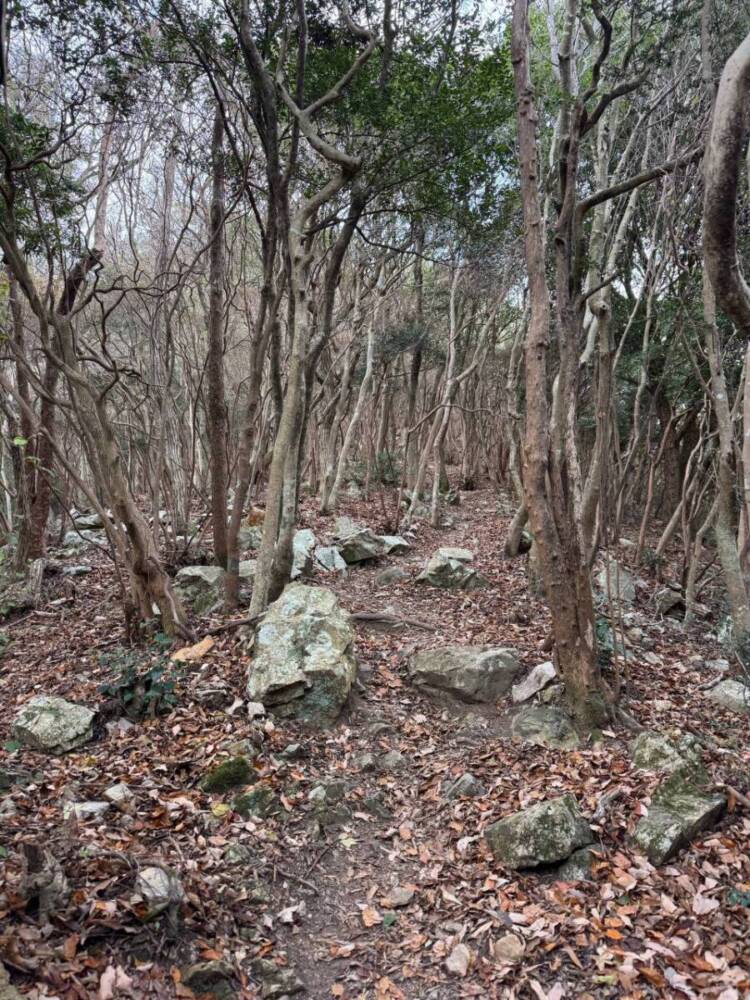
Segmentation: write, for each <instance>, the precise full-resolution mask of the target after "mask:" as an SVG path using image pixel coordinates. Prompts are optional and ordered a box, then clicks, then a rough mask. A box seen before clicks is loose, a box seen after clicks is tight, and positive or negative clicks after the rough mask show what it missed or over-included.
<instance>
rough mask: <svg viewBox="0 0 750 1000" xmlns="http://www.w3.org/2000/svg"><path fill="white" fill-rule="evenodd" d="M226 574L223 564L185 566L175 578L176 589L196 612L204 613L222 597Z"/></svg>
mask: <svg viewBox="0 0 750 1000" xmlns="http://www.w3.org/2000/svg"><path fill="white" fill-rule="evenodd" d="M224 575H225V574H224V570H223V569H222V568H221V566H183V567H182V569H180V570H179V571H178V573H177V577H176V578H175V589H176V591H177V593H178V594H179V596H180V598H181V599H182V600H183V601H185V602H186V603H187V604H189V605H190V606H191V607H192V609H193V611H195V613H196V614H198V615H202V614H205V613H206V612H207V611H210V609H211V608H212V607H213V606H214V605H215V604H216V603H217V602H218V601H220V600H221V599H222V597H223V588H224Z"/></svg>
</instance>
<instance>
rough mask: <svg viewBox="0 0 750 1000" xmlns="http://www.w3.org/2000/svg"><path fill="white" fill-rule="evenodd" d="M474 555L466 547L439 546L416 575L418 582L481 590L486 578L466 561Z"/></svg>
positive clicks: (457, 588) (449, 587)
mask: <svg viewBox="0 0 750 1000" xmlns="http://www.w3.org/2000/svg"><path fill="white" fill-rule="evenodd" d="M473 558H474V557H473V556H472V554H471V552H469V551H468V549H453V548H441V549H438V550H437V551H436V552H434V553H433V554H432V555H431V556H430V558H429V560H428V562H427V565H426V566H425V568H424V569H423V570H422V572H421V573H420V574H419V576H418V577H417V582H418V583H429V584H432V586H433V587H445V588H447V589H456V590H481V589H482V588H483V587H487V586H489V584H488V582H487V580H486V579H485V578H484V577H483V576H482V575H481V574H480V573H478V572H477V571H476V570H475V569H472V567H471V566H469V565H468V563H470V562H471V560H472V559H473Z"/></svg>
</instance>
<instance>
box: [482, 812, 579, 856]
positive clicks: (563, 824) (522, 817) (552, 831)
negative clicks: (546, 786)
mask: <svg viewBox="0 0 750 1000" xmlns="http://www.w3.org/2000/svg"><path fill="white" fill-rule="evenodd" d="M484 835H485V839H486V841H487V843H488V845H489V848H490V850H491V851H492V853H493V855H494V856H495V857H496V858H497V859H498V860H499V861H502V863H503V864H504V865H507V866H508V868H513V869H519V868H536V867H538V866H539V865H552V864H556V863H558V862H560V861H565V859H566V858H569V857H570V856H571V854H572V853H573V852H574V851H576V850H578V849H579V848H581V847H585V846H586V845H587V844H591V843H592V842H593V836H592V834H591V828H590V827H589V825H588V823H587V822H586V820H585V819H584V818H583V816H582V815H581V812H580V810H579V808H578V803H577V802H576V800H575V798H574V797H573V796H572V795H569V794H567V795H562V796H561V797H560V798H558V799H550V800H549V801H547V802H539V803H538V804H537V805H533V806H530V807H529V808H528V809H523V810H521V812H517V813H514V814H513V815H512V816H508V817H506V819H502V820H500V821H499V822H498V823H493V824H492V826H489V827H487V829H486V830H485V834H484Z"/></svg>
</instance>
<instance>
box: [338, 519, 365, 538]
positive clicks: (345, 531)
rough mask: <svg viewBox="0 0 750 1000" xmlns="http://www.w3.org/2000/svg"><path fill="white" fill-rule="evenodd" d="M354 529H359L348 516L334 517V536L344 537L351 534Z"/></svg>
mask: <svg viewBox="0 0 750 1000" xmlns="http://www.w3.org/2000/svg"><path fill="white" fill-rule="evenodd" d="M356 531H359V526H358V525H357V524H355V523H354V521H353V520H352V519H351V518H350V517H337V518H336V521H335V523H334V529H333V537H334V538H346V536H347V535H353V534H354V533H355V532H356Z"/></svg>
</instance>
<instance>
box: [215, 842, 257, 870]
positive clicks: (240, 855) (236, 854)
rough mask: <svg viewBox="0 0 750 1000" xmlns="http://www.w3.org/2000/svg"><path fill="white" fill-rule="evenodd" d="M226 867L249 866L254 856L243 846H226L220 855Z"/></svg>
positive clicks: (234, 844)
mask: <svg viewBox="0 0 750 1000" xmlns="http://www.w3.org/2000/svg"><path fill="white" fill-rule="evenodd" d="M222 858H223V859H224V862H225V863H226V864H228V865H249V864H252V863H253V861H254V860H255V854H254V853H253V851H251V849H250V848H249V847H247V846H246V845H245V844H239V843H233V844H227V846H226V847H225V848H224V853H223V855H222Z"/></svg>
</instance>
